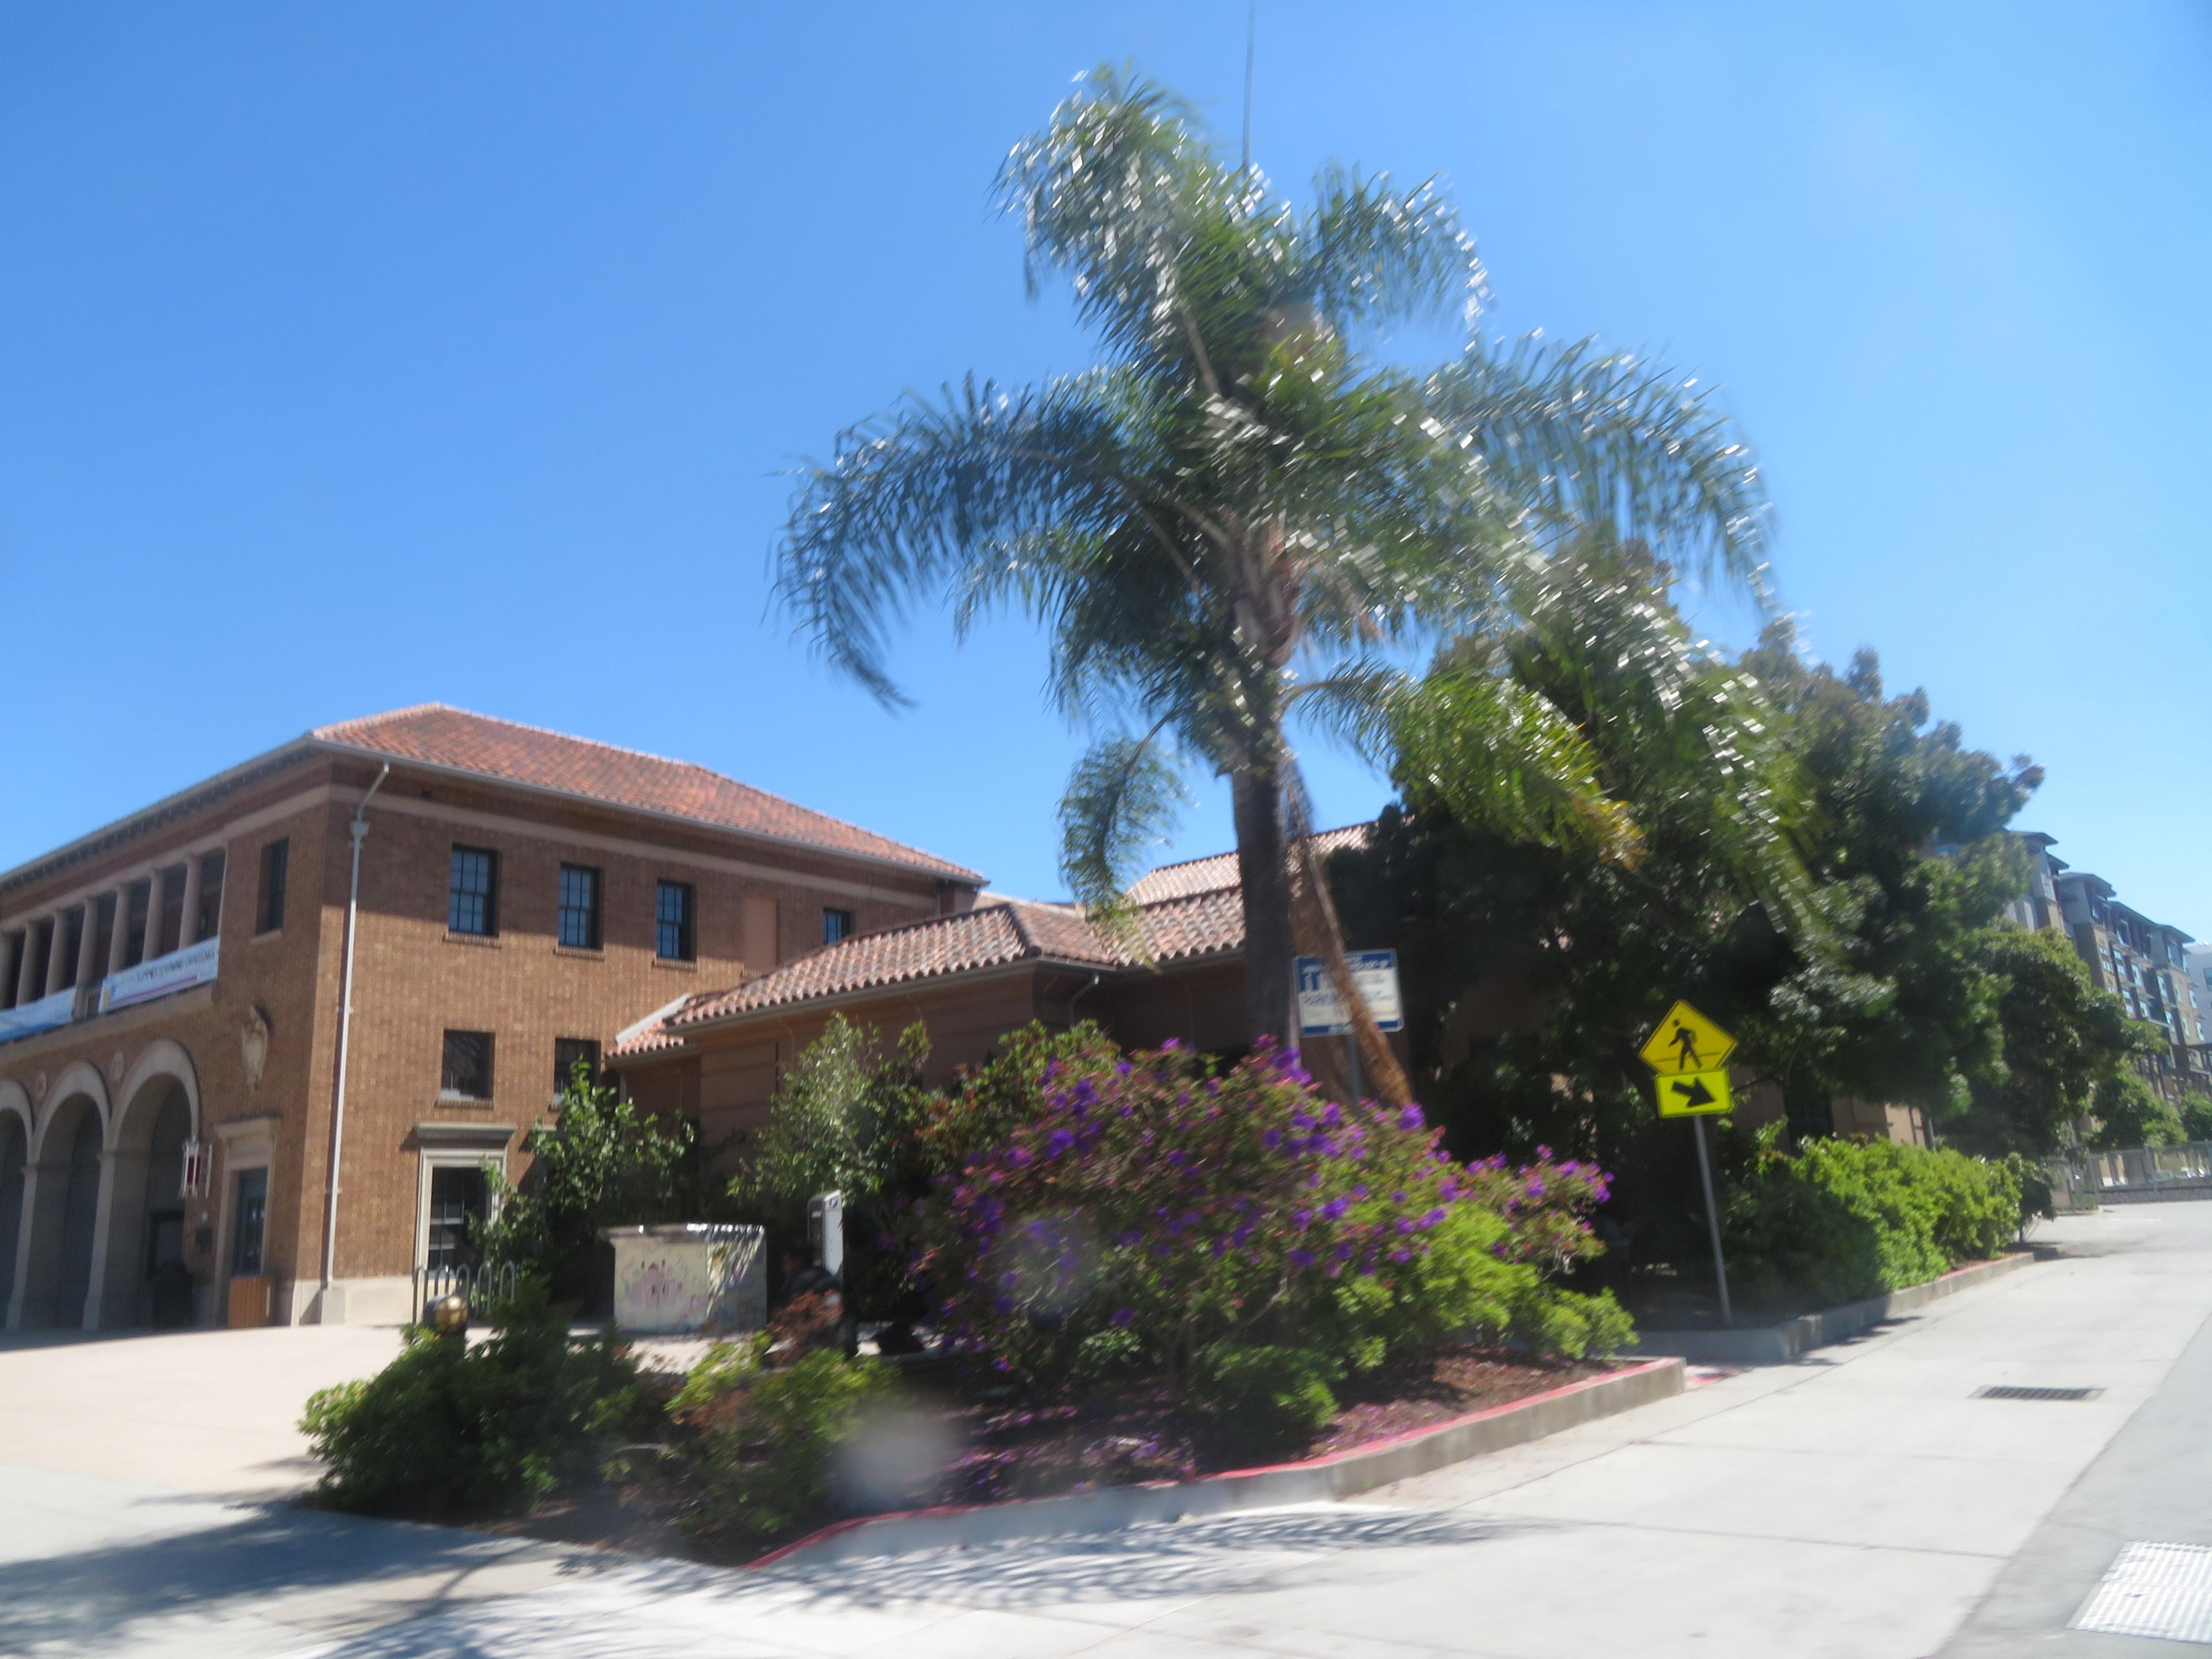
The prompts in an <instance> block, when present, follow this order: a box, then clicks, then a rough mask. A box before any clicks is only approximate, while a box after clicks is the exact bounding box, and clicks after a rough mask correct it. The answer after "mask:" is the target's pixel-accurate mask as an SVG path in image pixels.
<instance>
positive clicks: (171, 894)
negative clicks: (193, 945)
mask: <svg viewBox="0 0 2212 1659" xmlns="http://www.w3.org/2000/svg"><path fill="white" fill-rule="evenodd" d="M154 879H155V881H156V882H157V883H159V884H160V886H161V939H160V940H159V943H160V945H161V950H160V951H158V952H157V951H155V949H154V945H155V941H154V940H151V939H149V940H148V941H147V945H146V954H147V955H148V956H149V957H150V956H155V955H157V954H158V955H161V956H167V954H168V953H169V952H170V951H181V950H183V949H184V948H185V872H184V869H183V866H179V867H178V868H176V869H175V870H157V871H155V872H154Z"/></svg>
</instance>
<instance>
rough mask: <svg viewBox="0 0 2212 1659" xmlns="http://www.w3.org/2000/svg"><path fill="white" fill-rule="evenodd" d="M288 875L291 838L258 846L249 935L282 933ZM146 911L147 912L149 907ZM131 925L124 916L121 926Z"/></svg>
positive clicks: (283, 837)
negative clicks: (257, 888) (256, 893)
mask: <svg viewBox="0 0 2212 1659" xmlns="http://www.w3.org/2000/svg"><path fill="white" fill-rule="evenodd" d="M291 873H292V838H291V836H277V838H276V840H274V841H265V842H262V843H261V897H260V902H259V904H258V907H257V908H256V909H255V911H254V913H253V931H254V933H257V934H260V933H282V932H283V930H284V889H285V884H287V883H288V882H289V880H290V878H291ZM147 908H148V910H149V913H150V911H151V909H152V906H151V905H150V904H149V906H148V907H147ZM130 925H131V922H130V917H129V915H128V914H127V913H126V915H125V917H124V920H123V923H122V926H123V927H125V929H126V930H127V929H128V928H129V927H130Z"/></svg>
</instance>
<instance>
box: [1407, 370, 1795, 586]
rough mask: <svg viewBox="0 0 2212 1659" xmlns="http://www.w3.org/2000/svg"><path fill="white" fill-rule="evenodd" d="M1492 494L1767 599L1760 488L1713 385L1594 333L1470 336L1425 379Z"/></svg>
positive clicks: (1440, 414)
mask: <svg viewBox="0 0 2212 1659" xmlns="http://www.w3.org/2000/svg"><path fill="white" fill-rule="evenodd" d="M1427 392H1428V397H1429V399H1430V405H1431V409H1432V410H1434V411H1435V414H1436V416H1437V419H1438V420H1440V421H1442V422H1444V423H1445V424H1446V425H1447V426H1448V427H1450V428H1455V429H1456V430H1457V431H1459V432H1460V433H1461V434H1462V435H1463V436H1464V437H1465V438H1466V439H1467V440H1468V441H1469V445H1470V447H1471V448H1472V449H1473V450H1474V452H1475V453H1478V454H1479V455H1480V457H1481V458H1482V460H1483V462H1484V464H1485V465H1486V467H1488V468H1489V469H1490V471H1491V472H1492V478H1493V484H1494V487H1495V488H1496V489H1498V491H1499V493H1500V494H1502V495H1507V496H1510V497H1511V498H1513V499H1515V500H1517V501H1523V502H1525V503H1527V504H1528V507H1529V508H1530V510H1531V511H1532V512H1534V513H1536V514H1538V515H1539V516H1540V517H1541V519H1542V520H1544V521H1546V522H1547V523H1548V524H1550V525H1552V526H1556V527H1559V528H1561V529H1564V530H1567V531H1570V532H1574V531H1583V532H1586V531H1587V530H1589V528H1590V527H1591V526H1608V527H1610V528H1611V529H1612V531H1613V533H1614V534H1615V535H1616V537H1617V538H1620V539H1623V540H1626V539H1627V538H1641V539H1642V540H1643V541H1644V542H1645V543H1646V544H1649V545H1650V548H1651V549H1652V550H1653V552H1654V553H1655V554H1656V556H1659V557H1662V558H1665V559H1668V560H1670V561H1671V562H1673V563H1674V565H1676V566H1677V567H1678V568H1681V569H1682V570H1684V571H1686V572H1687V573H1689V574H1694V575H1696V576H1697V577H1698V578H1699V580H1711V578H1712V577H1714V576H1715V575H1716V574H1717V575H1719V576H1721V577H1723V578H1725V579H1726V580H1728V581H1729V582H1731V583H1733V584H1735V586H1738V587H1739V588H1741V589H1742V590H1743V591H1744V592H1747V593H1748V594H1750V595H1751V596H1752V597H1753V599H1756V600H1757V601H1758V602H1759V604H1760V605H1762V606H1771V594H1770V592H1769V591H1768V586H1767V578H1766V571H1767V564H1766V553H1767V520H1768V518H1769V515H1770V505H1769V502H1768V500H1767V496H1766V490H1765V484H1764V483H1763V482H1762V480H1761V479H1760V477H1759V468H1758V466H1757V465H1756V464H1755V462H1754V461H1753V458H1752V455H1751V452H1750V450H1749V448H1748V447H1747V446H1746V444H1745V443H1744V441H1742V439H1741V438H1740V437H1738V436H1737V435H1735V430H1734V428H1733V425H1732V423H1731V422H1730V421H1729V418H1728V416H1726V415H1725V414H1723V412H1722V411H1721V410H1719V409H1718V408H1717V407H1716V406H1715V404H1714V403H1713V399H1712V394H1711V389H1710V388H1704V387H1700V386H1699V385H1698V383H1697V382H1696V380H1686V379H1681V378H1679V377H1677V376H1675V375H1674V374H1673V373H1672V372H1671V371H1669V370H1668V369H1666V368H1662V367H1658V366H1656V365H1653V364H1650V363H1647V362H1644V361H1642V360H1640V359H1638V358H1637V357H1636V356H1632V355H1631V354H1628V353H1613V354H1610V355H1608V354H1605V353H1603V352H1601V351H1600V350H1599V349H1598V347H1597V345H1596V344H1595V342H1594V341H1591V340H1588V339H1584V340H1580V341H1577V342H1575V343H1572V344H1569V345H1553V344H1552V343H1549V342H1547V341H1545V340H1542V339H1540V338H1537V337H1534V336H1531V337H1526V338H1523V339H1522V340H1520V341H1519V342H1517V343H1515V344H1514V345H1513V346H1511V347H1510V348H1508V349H1502V350H1501V349H1497V348H1494V347H1492V346H1486V345H1484V344H1481V343H1477V344H1475V345H1474V346H1472V347H1470V348H1469V349H1468V351H1467V352H1466V353H1465V354H1464V355H1463V356H1462V357H1461V358H1460V360H1459V361H1458V362H1455V363H1453V364H1450V365H1449V366H1447V367H1446V368H1442V369H1440V370H1438V371H1437V373H1436V374H1434V375H1432V376H1431V378H1430V380H1429V383H1428V388H1427Z"/></svg>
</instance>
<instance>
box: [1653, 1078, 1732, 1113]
mask: <svg viewBox="0 0 2212 1659" xmlns="http://www.w3.org/2000/svg"><path fill="white" fill-rule="evenodd" d="M1655 1081H1656V1083H1657V1085H1658V1088H1659V1115H1660V1116H1662V1117H1705V1116H1708V1115H1713V1114H1717V1113H1720V1112H1732V1111H1734V1110H1735V1095H1734V1094H1732V1093H1731V1092H1730V1091H1729V1074H1728V1073H1726V1072H1662V1073H1659V1075H1658V1077H1657V1078H1656V1079H1655Z"/></svg>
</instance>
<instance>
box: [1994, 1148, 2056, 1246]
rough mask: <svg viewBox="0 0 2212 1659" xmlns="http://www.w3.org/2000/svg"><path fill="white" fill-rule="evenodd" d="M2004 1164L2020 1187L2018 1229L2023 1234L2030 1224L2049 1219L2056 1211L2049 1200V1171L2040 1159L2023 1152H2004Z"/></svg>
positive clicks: (2053, 1216)
mask: <svg viewBox="0 0 2212 1659" xmlns="http://www.w3.org/2000/svg"><path fill="white" fill-rule="evenodd" d="M2004 1166H2005V1169H2006V1170H2008V1171H2009V1172H2010V1174H2011V1176H2012V1178H2013V1181H2014V1182H2015V1184H2017V1185H2018V1186H2019V1188H2020V1231H2021V1234H2022V1235H2023V1236H2025V1235H2026V1233H2027V1230H2028V1227H2029V1226H2030V1225H2031V1224H2033V1223H2034V1222H2037V1221H2049V1220H2051V1219H2052V1218H2055V1217H2056V1216H2057V1213H2058V1210H2057V1206H2056V1205H2054V1204H2053V1203H2052V1202H2051V1172H2050V1171H2049V1170H2045V1168H2044V1167H2043V1163H2042V1160H2040V1159H2039V1158H2030V1157H2028V1155H2027V1153H2025V1152H2008V1153H2006V1154H2005V1158H2004Z"/></svg>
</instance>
